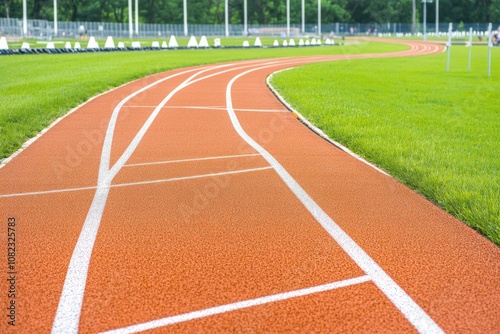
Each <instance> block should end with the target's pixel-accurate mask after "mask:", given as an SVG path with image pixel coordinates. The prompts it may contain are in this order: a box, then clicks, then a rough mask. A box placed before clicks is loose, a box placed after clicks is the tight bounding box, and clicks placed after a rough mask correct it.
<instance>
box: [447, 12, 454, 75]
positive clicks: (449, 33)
mask: <svg viewBox="0 0 500 334" xmlns="http://www.w3.org/2000/svg"><path fill="white" fill-rule="evenodd" d="M452 30H453V23H451V22H450V25H449V27H448V44H447V47H448V57H447V59H446V72H449V71H450V54H451V32H452Z"/></svg>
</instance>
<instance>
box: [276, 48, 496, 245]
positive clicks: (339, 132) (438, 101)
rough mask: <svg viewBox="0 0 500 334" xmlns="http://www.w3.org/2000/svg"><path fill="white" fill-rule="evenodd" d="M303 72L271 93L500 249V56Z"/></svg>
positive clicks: (325, 66)
mask: <svg viewBox="0 0 500 334" xmlns="http://www.w3.org/2000/svg"><path fill="white" fill-rule="evenodd" d="M467 56H468V49H467V48H465V47H463V46H455V47H453V48H452V54H451V66H450V72H449V73H446V71H445V69H446V53H443V54H439V55H433V56H425V57H412V58H397V59H366V60H353V61H341V62H332V63H319V64H311V65H306V66H303V67H300V68H296V69H293V70H289V71H285V72H282V73H279V74H277V75H275V76H274V77H273V79H272V84H273V86H275V87H276V88H277V90H278V91H279V92H280V94H282V95H283V97H284V98H285V99H286V100H287V101H288V102H290V104H291V105H292V106H293V107H294V108H295V109H297V110H298V111H299V112H300V113H302V114H303V115H304V116H305V117H307V118H308V119H309V120H310V121H311V122H312V123H314V124H315V125H316V126H318V127H319V128H321V129H322V130H323V131H324V132H325V133H327V134H328V135H329V136H330V137H331V138H333V139H335V140H337V141H339V142H341V143H342V144H344V145H346V146H347V147H349V148H350V149H351V150H353V151H354V152H356V153H358V154H360V155H361V156H363V157H365V158H366V159H367V160H369V161H371V162H374V163H375V164H376V165H378V166H380V167H382V168H383V169H385V170H387V171H388V172H389V173H390V174H391V175H393V176H395V177H396V178H398V179H399V180H401V181H402V182H404V183H405V184H406V185H408V186H410V187H411V188H413V189H415V190H417V191H418V192H419V193H421V194H422V195H424V196H425V197H427V198H428V199H430V200H432V201H433V202H435V203H436V204H438V205H439V206H440V207H442V208H444V209H445V210H446V211H448V212H450V213H451V214H453V215H454V216H456V217H457V218H459V219H461V220H462V221H464V222H466V223H467V224H468V225H469V226H471V227H472V228H474V229H476V230H477V231H479V232H480V233H481V234H483V235H485V236H486V237H488V238H489V239H490V240H492V241H493V242H494V243H496V244H497V245H499V246H500V153H499V152H500V109H499V108H498V106H499V101H500V100H499V92H500V50H498V49H493V50H492V59H493V65H492V76H491V77H490V78H488V76H487V62H486V60H487V48H486V47H483V46H477V47H474V48H473V59H472V71H471V73H468V71H467V59H468V58H467Z"/></svg>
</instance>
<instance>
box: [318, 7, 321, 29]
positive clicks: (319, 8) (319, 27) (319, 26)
mask: <svg viewBox="0 0 500 334" xmlns="http://www.w3.org/2000/svg"><path fill="white" fill-rule="evenodd" d="M318 35H319V38H321V0H318Z"/></svg>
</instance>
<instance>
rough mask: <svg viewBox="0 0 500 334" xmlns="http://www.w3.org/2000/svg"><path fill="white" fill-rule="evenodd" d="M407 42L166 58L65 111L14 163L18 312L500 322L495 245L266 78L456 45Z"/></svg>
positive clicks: (200, 325) (212, 324)
mask: <svg viewBox="0 0 500 334" xmlns="http://www.w3.org/2000/svg"><path fill="white" fill-rule="evenodd" d="M407 44H408V45H409V46H410V49H409V50H408V51H404V52H399V53H394V54H377V55H344V56H329V57H326V56H321V57H320V56H318V57H303V58H283V59H274V60H255V61H244V62H237V63H228V64H219V65H212V66H201V67H195V68H189V69H181V70H176V71H172V72H169V73H163V74H158V75H153V76H150V77H147V78H144V79H141V80H138V81H135V82H133V83H130V84H128V85H125V86H123V87H121V88H119V89H116V90H113V91H111V92H109V93H107V94H103V95H102V96H100V97H98V98H96V99H94V100H92V101H90V102H89V103H87V104H85V105H83V106H82V107H81V108H80V109H79V110H77V111H76V112H74V113H72V114H71V115H69V116H68V117H66V118H65V119H63V120H62V121H61V122H59V123H58V124H57V125H56V126H55V127H53V128H52V129H51V130H50V131H48V132H47V133H46V134H44V135H43V136H42V137H40V139H38V140H37V141H35V142H34V143H33V144H32V145H31V146H29V147H28V148H27V149H26V150H25V151H24V152H23V153H22V154H20V155H18V156H17V157H16V158H15V159H13V160H12V161H11V162H10V163H9V164H7V166H6V167H5V168H3V169H1V170H0V178H1V183H2V190H1V194H0V204H1V207H2V215H6V216H5V217H2V219H3V220H4V221H7V217H9V216H15V217H16V220H17V226H16V228H17V231H16V233H17V235H18V241H17V242H18V244H17V249H18V250H19V251H18V254H19V255H18V260H17V263H16V270H17V272H18V275H19V277H20V282H22V284H21V283H19V285H18V287H19V288H18V294H17V296H16V298H17V301H18V304H17V305H19V307H18V309H17V310H16V317H17V319H18V321H19V322H18V324H19V326H18V327H17V328H18V329H20V330H21V331H22V332H33V333H34V332H49V331H52V333H76V332H82V333H96V332H109V333H134V332H138V331H144V330H149V331H152V332H156V331H157V332H168V331H172V332H199V331H210V332H228V331H229V332H242V331H256V332H274V331H282V332H283V331H286V332H289V331H299V332H304V331H316V332H318V331H319V332H343V331H344V332H345V331H348V332H363V331H365V332H366V331H370V332H373V331H391V332H411V331H418V332H426V333H427V332H428V333H439V332H442V331H452V332H470V331H479V332H488V331H494V330H495V329H496V328H499V327H500V326H499V325H500V324H499V319H498V317H497V315H496V311H495V310H496V309H498V308H500V302H499V298H496V297H495V296H498V294H499V293H500V286H499V283H498V275H499V273H500V252H499V250H498V248H497V247H496V246H494V245H493V244H491V243H490V242H488V241H487V240H484V239H483V238H482V237H480V236H478V235H477V234H476V233H475V232H473V231H472V230H470V229H468V228H467V227H465V226H464V224H462V223H461V222H459V221H457V220H455V219H453V218H452V217H450V216H449V215H447V214H446V213H444V212H443V211H442V210H440V209H438V208H436V207H435V206H434V205H432V204H431V203H429V202H427V201H426V200H424V199H422V198H421V197H420V196H418V195H416V194H415V193H414V192H412V191H410V190H408V189H407V188H405V187H404V186H402V185H401V184H399V183H398V182H396V181H395V180H393V179H392V178H390V177H388V176H386V175H384V174H382V173H380V172H378V171H377V170H375V169H373V168H371V167H370V166H368V165H366V164H363V163H362V162H360V161H359V160H357V159H355V158H353V157H352V156H350V155H348V154H346V153H345V152H343V151H341V150H338V149H337V148H335V147H334V146H332V145H330V144H328V143H327V142H325V141H324V140H322V139H321V138H319V137H318V136H316V135H314V134H313V133H312V132H310V131H309V130H308V129H307V128H305V127H304V126H303V125H302V124H301V123H299V122H298V121H297V120H296V119H295V118H294V116H293V115H292V114H291V113H290V112H288V111H287V110H286V109H285V108H284V106H283V105H282V104H281V103H280V102H279V101H278V100H277V99H276V98H275V97H274V96H273V95H272V93H271V92H269V90H268V89H267V87H266V84H265V78H266V77H267V76H268V75H269V74H270V73H272V72H275V71H277V70H281V69H284V68H289V67H292V66H298V65H301V64H306V63H311V62H318V61H331V60H342V59H354V58H365V57H374V56H377V57H392V56H415V55H425V54H431V53H436V52H440V51H442V47H441V46H437V45H433V44H427V43H422V42H407ZM2 233H3V232H2ZM21 279H22V280H21ZM5 325H6V323H2V324H0V326H2V327H0V328H4V326H5Z"/></svg>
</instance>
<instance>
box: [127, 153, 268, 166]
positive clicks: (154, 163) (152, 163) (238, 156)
mask: <svg viewBox="0 0 500 334" xmlns="http://www.w3.org/2000/svg"><path fill="white" fill-rule="evenodd" d="M255 156H260V154H258V153H253V154H237V155H222V156H217V157H206V158H193V159H182V160H168V161H158V162H144V163H140V164H127V165H123V167H135V166H150V165H164V164H175V163H181V162H192V161H207V160H219V159H233V158H245V157H255Z"/></svg>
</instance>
